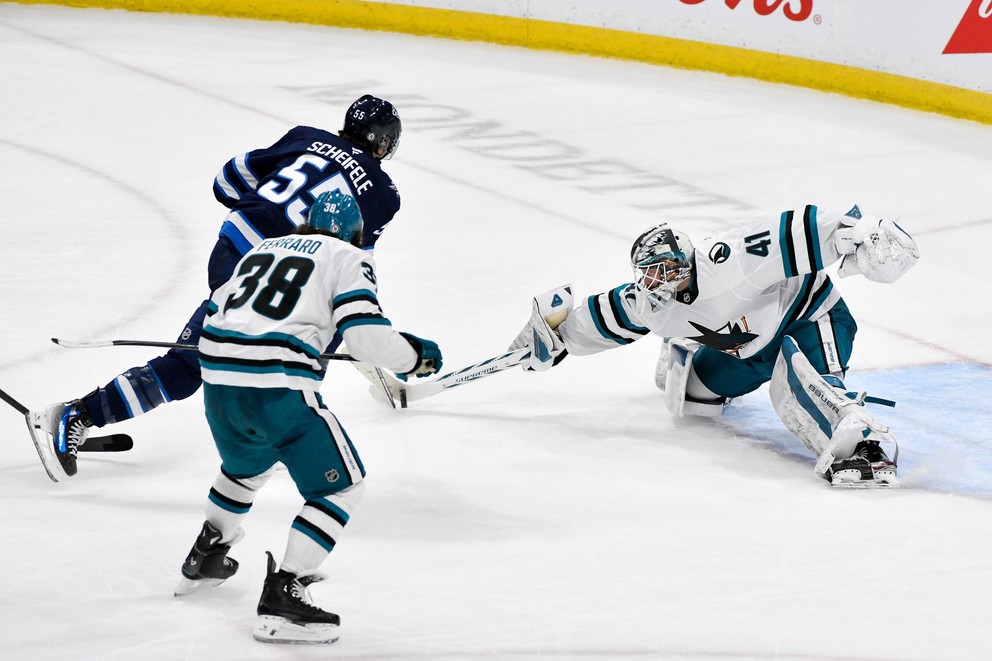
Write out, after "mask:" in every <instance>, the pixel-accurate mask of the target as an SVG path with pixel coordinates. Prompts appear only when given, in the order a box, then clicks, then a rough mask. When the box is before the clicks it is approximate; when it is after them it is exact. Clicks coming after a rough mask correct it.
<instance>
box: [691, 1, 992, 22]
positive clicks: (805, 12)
mask: <svg viewBox="0 0 992 661" xmlns="http://www.w3.org/2000/svg"><path fill="white" fill-rule="evenodd" d="M705 1H706V0H681V2H682V4H684V5H698V4H700V3H703V2H705ZM989 1H990V2H992V0H989ZM753 2H754V11H755V12H756V13H757V14H758V16H769V15H771V14H773V13H775V10H776V9H778V8H779V7H780V6H782V4H783V3H785V6H784V7H782V13H783V14H785V17H786V18H787V19H789V20H790V21H805V20H806V19H807V18H809V17H810V14H812V13H813V0H753ZM723 4H725V5H727V6H728V7H730V8H731V9H737V5H739V4H741V0H723ZM797 5H798V6H797Z"/></svg>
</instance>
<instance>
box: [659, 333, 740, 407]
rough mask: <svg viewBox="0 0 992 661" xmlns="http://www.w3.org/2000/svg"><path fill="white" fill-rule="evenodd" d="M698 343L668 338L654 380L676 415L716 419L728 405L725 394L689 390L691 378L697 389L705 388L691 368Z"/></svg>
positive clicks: (666, 405) (680, 338)
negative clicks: (707, 395)
mask: <svg viewBox="0 0 992 661" xmlns="http://www.w3.org/2000/svg"><path fill="white" fill-rule="evenodd" d="M699 346H700V345H699V343H698V342H693V341H692V340H687V339H685V338H684V337H672V338H667V339H666V340H665V343H664V345H663V346H662V349H661V354H660V355H659V356H658V364H657V366H656V367H655V374H654V382H655V385H656V386H658V388H659V389H660V390H661V391H663V392H664V393H665V407H666V408H668V411H669V413H671V414H672V415H674V416H675V417H676V418H681V417H683V416H685V415H695V416H702V417H706V418H716V417H719V416H720V414H721V413H723V407H724V406H726V404H727V400H726V399H724V398H723V397H715V398H712V399H707V398H703V397H694V396H693V395H692V394H690V393H689V392H688V391H689V390H690V389H691V388H690V380H691V381H692V383H695V384H696V386H697V388H703V389H705V386H703V385H702V384H701V383H700V382H699V379H698V377H696V376H695V374H694V373H693V370H692V357H693V355H694V354H695V353H696V350H697V349H699Z"/></svg>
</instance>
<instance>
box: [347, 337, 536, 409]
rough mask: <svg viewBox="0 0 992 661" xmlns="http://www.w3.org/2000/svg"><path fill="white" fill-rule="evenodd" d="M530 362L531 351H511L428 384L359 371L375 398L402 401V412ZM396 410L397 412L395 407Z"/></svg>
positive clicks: (380, 373)
mask: <svg viewBox="0 0 992 661" xmlns="http://www.w3.org/2000/svg"><path fill="white" fill-rule="evenodd" d="M528 358H530V349H527V348H524V349H517V350H516V351H510V352H509V353H504V354H502V355H500V356H494V357H493V358H488V359H486V360H484V361H482V362H481V363H476V364H475V365H469V366H468V367H463V368H462V369H460V370H456V371H454V372H448V373H447V374H444V375H442V376H439V377H438V378H436V379H434V380H432V381H427V382H426V383H405V382H403V381H400V380H399V379H397V378H396V377H394V376H392V375H391V374H388V373H385V372H382V371H381V370H380V371H379V374H378V375H376V374H374V373H371V374H370V373H367V372H366V371H364V370H359V371H360V372H362V374H363V375H364V376H365V378H367V379H368V380H369V381H371V382H372V386H373V387H372V388H370V391H371V393H372V396H373V397H374V398H376V399H377V400H379V401H387V399H386V398H387V397H389V399H390V400H392V401H394V402H395V400H399V402H400V408H404V409H405V408H407V404H408V403H409V402H415V401H417V400H418V399H424V398H425V397H430V396H432V395H436V394H438V393H439V392H443V391H445V390H449V389H451V388H457V387H458V386H461V385H464V384H466V383H468V382H469V381H475V380H477V379H481V378H483V377H487V376H492V375H493V374H496V373H498V372H502V371H504V370H507V369H510V368H511V367H516V366H517V365H520V364H521V363H523V362H524V361H525V360H527V359H528ZM380 379H381V382H380ZM383 390H385V394H383ZM393 407H394V408H395V403H394V404H393Z"/></svg>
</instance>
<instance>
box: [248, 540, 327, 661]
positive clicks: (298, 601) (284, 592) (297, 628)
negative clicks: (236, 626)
mask: <svg viewBox="0 0 992 661" xmlns="http://www.w3.org/2000/svg"><path fill="white" fill-rule="evenodd" d="M266 555H267V556H268V573H267V575H266V577H265V586H264V587H263V588H262V598H261V599H259V601H258V611H257V612H258V625H257V626H256V627H255V631H254V632H253V635H254V636H255V640H258V641H260V642H263V643H288V644H304V645H319V644H329V643H333V642H334V641H336V640H337V639H338V626H339V625H340V624H341V619H340V618H339V617H338V616H337V615H335V614H334V613H328V612H327V611H324V610H321V609H320V608H317V607H316V606H314V605H313V604H312V601H311V599H310V592H309V591H308V590H307V586H308V585H311V584H313V583H316V582H317V581H320V580H323V577H321V576H317V575H312V576H299V577H298V576H296V575H295V574H291V573H289V572H288V571H276V561H275V560H274V559H273V558H272V554H271V553H268V552H266Z"/></svg>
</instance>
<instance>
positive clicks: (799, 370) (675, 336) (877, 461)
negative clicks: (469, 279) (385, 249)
mask: <svg viewBox="0 0 992 661" xmlns="http://www.w3.org/2000/svg"><path fill="white" fill-rule="evenodd" d="M919 255H920V253H919V249H918V248H917V245H916V242H915V241H914V240H913V238H912V237H911V236H910V235H909V234H908V233H907V232H906V231H905V230H903V229H902V228H901V227H900V226H899V225H897V224H896V223H895V222H893V221H891V220H885V219H881V218H877V217H874V216H868V215H862V213H861V211H860V209H859V208H858V207H857V206H854V208H852V209H851V210H850V211H849V212H847V213H846V214H844V213H839V212H831V211H827V210H824V209H820V208H818V207H816V206H814V205H807V206H806V207H805V208H803V209H801V210H797V211H786V212H784V213H782V214H781V215H780V216H779V217H778V218H777V219H776V220H774V221H771V222H766V223H762V224H757V225H753V226H749V227H741V228H737V229H732V230H729V231H727V232H724V233H722V234H720V235H717V236H712V237H707V238H704V239H702V240H701V241H699V244H698V247H697V246H694V244H693V242H692V241H691V240H690V238H689V236H688V235H687V234H686V233H685V232H682V231H679V230H677V229H674V228H672V227H670V226H669V225H668V224H661V225H658V226H656V227H652V228H651V229H649V230H648V231H646V232H644V233H643V234H642V235H641V236H639V237H638V238H637V240H636V241H634V244H633V247H632V248H631V252H630V260H631V266H632V268H633V270H634V282H633V283H628V284H622V285H620V286H618V287H615V288H613V289H611V290H609V291H606V292H603V293H600V294H595V295H593V296H590V297H588V299H586V301H585V303H584V304H582V305H580V306H579V307H577V308H576V309H575V310H573V311H570V313H569V314H568V315H567V317H566V318H565V319H564V321H560V323H557V324H556V326H555V327H554V328H553V327H552V326H551V325H550V324H548V323H547V320H546V319H545V318H544V317H543V316H542V315H541V314H540V313H538V312H537V311H535V314H534V315H533V316H532V318H531V321H530V323H529V324H528V327H526V328H525V329H524V331H523V332H521V334H520V336H518V338H517V340H516V341H515V345H520V344H521V343H523V342H528V343H532V344H533V345H534V350H533V351H532V352H531V356H530V359H529V361H528V362H527V363H526V364H525V365H524V367H525V369H528V370H529V371H543V370H546V369H549V368H550V367H551V366H553V365H556V364H558V362H560V360H561V358H562V357H563V356H565V355H566V354H567V353H571V354H573V355H585V354H592V353H596V352H599V351H603V350H605V349H611V348H615V347H619V346H623V345H626V344H630V343H631V342H634V341H636V340H638V339H640V338H642V337H644V336H645V335H648V334H649V333H654V334H656V335H659V336H661V337H662V338H664V344H663V348H662V351H661V356H660V357H659V360H658V364H657V367H656V373H655V376H656V384H657V386H658V388H660V389H661V390H662V391H663V392H664V401H665V405H666V407H667V408H668V410H669V411H670V412H671V413H672V414H673V415H675V416H677V417H681V416H685V415H694V416H709V417H716V416H719V415H720V414H721V413H722V411H723V408H724V407H725V406H726V405H727V403H728V402H729V401H730V400H731V399H732V398H735V397H740V396H742V395H745V394H747V393H749V392H752V391H754V390H756V389H758V388H759V387H760V386H761V385H763V384H765V383H769V382H770V386H769V392H770V396H771V399H772V405H773V408H774V409H775V412H776V413H777V414H778V416H779V418H780V419H781V420H782V422H783V424H784V425H785V426H786V428H788V430H789V431H790V432H791V433H792V434H793V435H795V436H796V437H797V438H798V439H799V440H801V441H802V442H803V443H804V444H805V445H806V447H807V448H809V450H810V451H811V452H812V453H813V455H814V456H815V457H816V464H815V469H814V470H815V472H816V473H817V474H819V475H821V476H822V477H824V478H825V479H827V480H828V481H829V482H830V483H831V484H833V485H835V486H841V487H894V486H898V485H899V482H898V479H897V476H896V461H897V459H898V447H897V444H896V439H895V437H894V436H893V435H892V433H891V431H890V430H889V428H888V427H887V426H885V425H884V424H883V423H882V422H880V421H879V420H877V419H876V418H875V416H874V414H872V413H871V412H870V411H869V410H868V409H867V408H866V407H865V404H866V403H876V404H889V405H891V404H892V402H887V401H886V400H881V399H878V398H873V397H868V396H867V395H866V394H865V393H863V392H855V391H852V390H850V389H848V388H847V386H846V385H845V384H844V378H845V376H846V374H847V369H848V360H849V358H850V356H851V349H852V346H853V342H854V336H855V333H856V332H857V324H856V323H855V321H854V318H853V317H852V315H851V312H850V310H849V309H848V307H847V305H846V304H845V303H844V300H843V299H842V298H841V295H840V292H839V291H838V289H837V288H836V287H835V286H834V283H833V281H832V280H831V278H830V276H829V275H828V274H827V273H826V271H825V269H826V268H827V267H830V266H832V265H834V264H837V263H838V262H839V268H838V274H839V275H840V277H842V278H843V277H847V276H852V275H861V276H863V277H865V278H867V279H869V280H872V281H875V282H880V283H893V282H895V281H896V280H898V279H899V278H900V277H901V276H902V275H903V274H904V273H905V272H906V271H908V270H909V269H910V268H911V267H912V266H913V264H915V263H916V262H917V260H918V259H919Z"/></svg>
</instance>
